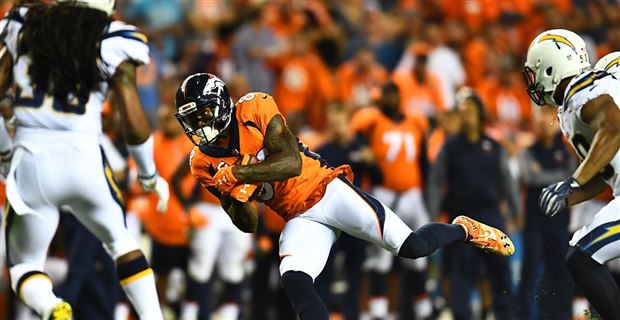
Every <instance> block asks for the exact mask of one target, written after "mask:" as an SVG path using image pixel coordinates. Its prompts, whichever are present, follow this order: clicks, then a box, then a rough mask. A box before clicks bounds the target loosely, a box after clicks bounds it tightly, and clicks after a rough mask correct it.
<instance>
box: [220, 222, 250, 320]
mask: <svg viewBox="0 0 620 320" xmlns="http://www.w3.org/2000/svg"><path fill="white" fill-rule="evenodd" d="M224 217H226V218H227V216H224ZM222 240H223V241H222V244H221V249H220V255H219V257H218V261H217V263H218V274H219V275H220V278H221V279H222V281H223V282H224V292H223V295H222V299H221V301H222V303H223V305H222V307H220V309H219V311H218V316H219V317H220V318H222V319H238V318H239V314H240V312H241V305H242V301H241V290H242V285H243V279H244V278H245V272H244V262H245V261H246V258H247V256H248V252H249V251H250V248H251V246H252V236H251V235H250V234H248V233H244V232H242V231H241V230H239V229H237V228H236V227H235V226H234V225H233V224H232V222H230V225H229V226H228V227H227V228H226V230H225V232H224V233H223V235H222Z"/></svg>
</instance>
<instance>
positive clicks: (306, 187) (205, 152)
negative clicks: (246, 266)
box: [190, 92, 353, 221]
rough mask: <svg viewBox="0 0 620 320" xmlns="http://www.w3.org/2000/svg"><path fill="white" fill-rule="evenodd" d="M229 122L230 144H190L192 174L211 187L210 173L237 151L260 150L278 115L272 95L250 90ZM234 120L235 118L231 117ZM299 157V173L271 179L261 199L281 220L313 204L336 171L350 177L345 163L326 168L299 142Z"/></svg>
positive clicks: (232, 160) (234, 158) (233, 157)
mask: <svg viewBox="0 0 620 320" xmlns="http://www.w3.org/2000/svg"><path fill="white" fill-rule="evenodd" d="M233 113H234V115H233V116H234V118H233V121H231V122H230V125H229V130H230V132H231V141H230V145H229V146H228V147H227V148H217V147H209V146H201V147H194V150H193V152H192V155H191V156H190V165H191V166H190V168H191V171H192V174H193V175H194V176H195V177H196V179H197V180H198V181H199V182H200V183H201V184H202V185H203V186H204V187H212V186H214V183H213V175H215V172H217V170H218V168H221V167H222V166H226V165H233V164H234V163H235V162H236V161H237V159H238V158H239V154H254V155H256V154H258V153H259V152H261V151H263V152H264V150H263V149H264V146H263V140H264V139H265V134H266V131H267V125H268V124H269V121H271V119H272V118H273V117H275V116H282V115H281V114H280V111H279V110H278V106H277V105H276V103H275V101H274V100H273V98H272V97H271V96H270V95H268V94H266V93H261V92H251V93H248V94H246V95H245V96H243V97H242V98H241V99H239V102H237V104H236V105H235V107H234V109H233ZM235 120H236V121H235ZM299 152H300V154H301V159H302V169H301V174H300V175H299V176H297V177H294V178H290V179H288V180H284V181H275V182H271V185H272V186H273V189H274V196H273V197H272V198H271V199H270V200H267V201H266V202H265V204H266V205H268V206H269V207H270V208H272V209H273V210H274V211H276V212H277V213H278V214H279V215H280V216H281V217H282V218H284V220H286V221H288V220H290V219H292V218H294V217H295V216H297V215H298V214H300V213H303V212H304V211H306V210H308V209H310V208H311V207H312V206H313V205H315V204H316V203H317V202H319V200H321V198H322V197H323V194H324V193H325V189H326V188H327V184H328V183H329V182H331V181H332V180H333V179H335V178H336V177H338V176H339V175H343V174H344V175H345V176H346V177H347V178H348V179H349V180H352V175H353V174H352V172H351V169H350V168H349V166H341V167H338V168H335V169H334V168H330V167H328V166H327V164H326V163H325V162H324V161H323V160H322V159H321V158H320V157H319V156H318V155H317V154H315V153H313V152H311V151H309V149H308V148H307V147H306V146H305V145H303V144H302V143H299Z"/></svg>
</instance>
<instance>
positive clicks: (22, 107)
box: [0, 8, 149, 135]
mask: <svg viewBox="0 0 620 320" xmlns="http://www.w3.org/2000/svg"><path fill="white" fill-rule="evenodd" d="M27 12H28V9H26V8H20V9H19V11H14V12H11V11H10V12H9V14H7V16H5V17H4V18H3V19H2V20H1V21H0V30H4V28H5V27H6V28H7V29H6V36H5V39H4V42H5V45H6V46H7V47H8V51H9V52H10V54H11V56H12V57H13V77H14V80H15V86H16V94H15V113H16V117H17V126H18V130H17V132H18V135H19V131H20V130H19V128H30V129H47V130H54V131H70V132H78V133H94V134H99V133H101V112H102V109H103V102H104V101H105V99H106V96H107V92H108V84H107V82H106V81H105V80H107V79H109V78H110V77H112V76H113V75H114V73H115V72H116V68H117V67H118V65H120V64H121V63H122V62H124V61H127V60H131V61H133V62H135V63H136V64H146V63H148V62H149V48H148V45H147V38H146V36H145V35H144V34H143V33H142V32H141V31H140V30H138V29H137V28H136V27H134V26H132V25H128V24H125V23H123V22H121V21H112V22H111V23H110V24H109V26H108V27H107V30H105V31H104V34H103V36H102V38H101V61H100V62H99V68H100V70H101V71H102V75H103V78H104V81H102V82H101V86H100V88H99V89H98V90H96V91H93V92H91V94H90V96H89V99H88V101H86V102H85V103H80V102H78V101H77V100H78V99H77V98H74V99H72V100H70V101H71V103H69V105H67V104H65V103H63V102H61V101H58V99H54V97H53V96H50V95H48V94H45V93H43V92H41V91H35V90H34V89H33V87H32V84H31V81H30V77H29V76H28V67H29V65H30V62H31V61H30V57H29V56H28V51H27V48H24V46H25V44H24V43H23V41H21V39H22V37H21V30H22V25H23V23H24V21H25V20H26V14H27ZM76 32H79V30H76ZM58 59H63V57H58ZM69 98H71V97H69ZM27 130H28V129H26V130H25V131H27ZM54 131H51V132H54Z"/></svg>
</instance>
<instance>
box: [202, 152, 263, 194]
mask: <svg viewBox="0 0 620 320" xmlns="http://www.w3.org/2000/svg"><path fill="white" fill-rule="evenodd" d="M254 163H258V159H257V158H256V157H255V156H253V155H250V154H245V155H243V156H241V158H239V160H237V162H236V163H235V165H248V164H254ZM233 167H234V165H233V166H226V167H222V168H220V169H219V170H218V171H217V172H216V173H215V175H214V176H213V181H214V182H215V187H216V188H217V189H218V190H219V191H220V192H221V193H222V194H229V195H230V196H231V197H232V198H233V199H235V200H237V201H240V202H248V201H249V200H250V198H251V197H252V195H254V193H255V192H256V190H257V189H258V184H252V183H242V184H239V183H238V182H239V180H237V178H236V177H235V175H234V174H233V171H232V169H233Z"/></svg>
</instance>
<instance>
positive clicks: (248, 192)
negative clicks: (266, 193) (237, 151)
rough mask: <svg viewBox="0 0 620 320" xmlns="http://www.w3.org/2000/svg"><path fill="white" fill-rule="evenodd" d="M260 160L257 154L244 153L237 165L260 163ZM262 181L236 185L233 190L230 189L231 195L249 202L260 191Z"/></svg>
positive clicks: (241, 200)
mask: <svg viewBox="0 0 620 320" xmlns="http://www.w3.org/2000/svg"><path fill="white" fill-rule="evenodd" d="M258 162H259V160H258V158H257V157H256V156H254V155H252V154H244V155H242V156H241V157H239V159H237V161H236V162H235V165H248V164H255V163H258ZM260 186H261V183H260V182H259V183H256V184H254V183H243V184H239V185H237V186H235V187H234V188H233V189H232V191H230V196H231V197H233V198H234V199H235V200H237V201H240V202H248V201H250V199H253V197H254V196H255V195H256V194H258V193H259V192H260V189H261V188H260Z"/></svg>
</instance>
